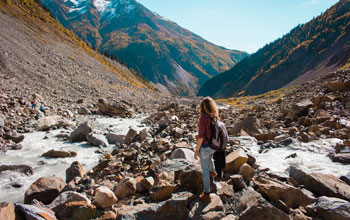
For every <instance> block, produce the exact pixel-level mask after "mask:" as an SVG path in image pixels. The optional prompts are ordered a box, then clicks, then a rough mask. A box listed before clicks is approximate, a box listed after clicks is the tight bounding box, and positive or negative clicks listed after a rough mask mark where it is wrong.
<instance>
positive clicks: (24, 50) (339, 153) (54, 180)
mask: <svg viewBox="0 0 350 220" xmlns="http://www.w3.org/2000/svg"><path fill="white" fill-rule="evenodd" d="M52 2H54V1H52ZM52 2H51V3H52ZM131 2H133V1H131ZM348 2H349V1H340V3H342V4H343V3H344V4H347V3H348ZM73 3H74V2H71V1H66V2H65V4H67V5H68V6H70V7H71V8H72V7H73V6H76V5H77V4H82V3H78V2H77V3H76V4H74V5H73ZM97 3H99V1H97V2H95V7H96V8H93V9H94V10H101V9H100V7H103V4H102V3H101V2H100V3H101V4H97ZM52 4H53V3H52ZM88 7H92V6H91V5H90V4H89V5H88ZM137 7H140V6H137ZM66 9H67V8H65V10H66ZM94 10H92V11H94ZM129 10H133V8H129ZM71 12H72V13H74V11H72V10H71ZM146 12H147V11H146ZM150 13H151V12H150ZM344 16H345V17H346V16H347V15H344ZM157 18H158V19H159V17H157ZM163 20H164V19H163ZM0 22H1V25H0V42H1V44H0V85H1V86H0V189H1V191H2V193H1V195H0V219H6V220H21V219H36V220H43V219H44V220H55V219H79V220H88V219H99V220H114V219H225V220H230V219H240V220H242V219H261V220H265V219H282V220H284V219H286V220H289V219H298V220H299V219H302V220H304V219H305V220H309V219H349V218H350V213H349V210H350V172H349V168H350V69H349V68H348V66H347V64H346V62H345V61H344V60H343V59H340V60H335V61H334V62H333V63H339V64H341V65H339V66H338V67H340V68H333V67H332V68H330V69H329V71H328V72H322V71H321V72H322V74H319V76H317V77H312V79H310V80H306V78H303V80H300V82H299V83H295V84H294V83H291V84H290V85H292V86H289V85H288V86H286V87H284V88H282V89H278V90H272V91H268V92H267V93H262V94H260V92H259V94H254V96H243V95H246V94H245V93H244V94H243V93H242V94H239V95H238V97H229V98H226V99H217V100H216V102H217V104H218V107H219V111H220V120H221V121H222V122H224V124H225V125H226V128H227V131H228V145H227V147H226V149H225V168H224V173H225V175H224V177H222V178H218V177H214V179H213V180H212V184H211V193H210V198H211V201H210V202H204V201H202V200H200V199H199V198H198V196H199V194H200V193H201V191H202V179H203V177H202V170H201V167H200V163H199V161H198V160H195V159H194V148H195V144H196V141H197V140H196V136H197V133H198V132H197V131H198V119H199V111H198V109H199V104H200V102H201V100H202V98H203V97H197V96H177V95H170V94H169V93H168V92H169V91H168V92H167V91H163V90H162V89H160V88H159V87H157V86H155V84H154V83H152V81H151V82H148V81H147V80H148V79H147V77H145V78H146V79H144V78H142V77H141V76H140V75H138V74H137V73H135V71H133V70H131V69H129V68H128V67H130V66H129V64H128V66H126V65H124V64H121V63H119V62H117V61H116V59H111V58H108V57H106V56H103V55H101V54H100V53H99V52H98V51H97V50H96V49H92V48H91V47H89V45H88V44H86V43H84V41H82V40H81V39H80V38H78V37H77V36H76V35H75V34H74V33H73V32H71V31H69V30H68V29H66V28H64V27H63V26H62V25H61V24H60V23H58V21H57V20H54V19H53V18H52V17H50V14H49V13H48V12H47V11H45V10H44V9H43V8H42V7H41V6H40V4H38V2H36V1H32V0H20V1H14V0H0ZM164 22H165V21H164ZM180 31H183V30H182V29H181V30H180ZM187 34H189V33H187ZM87 36H88V35H87ZM121 36H122V34H121ZM343 37H344V39H345V38H346V34H344V36H343ZM185 38H186V37H185ZM340 38H341V37H340ZM340 38H339V39H340ZM82 39H83V40H85V39H84V37H82ZM96 39H98V38H96ZM96 42H98V40H96ZM101 42H102V41H101ZM343 49H344V50H346V48H345V47H344V48H342V49H341V50H342V51H343ZM161 50H164V48H162V49H161ZM214 50H216V49H214ZM226 52H227V53H231V52H228V51H226ZM143 53H144V54H145V55H147V54H148V53H149V52H147V51H143ZM258 53H259V52H258ZM189 56H192V55H191V54H189ZM254 57H256V55H254V54H253V55H250V56H249V57H248V58H246V59H245V60H243V61H242V62H243V64H240V63H238V64H237V66H238V65H240V66H242V65H244V62H249V61H248V60H249V59H253V58H254ZM342 57H343V56H342ZM241 58H243V57H241ZM343 58H344V57H343ZM333 59H335V58H334V57H333ZM231 61H232V60H231ZM231 61H230V62H231ZM237 61H238V60H237ZM343 61H344V62H343ZM196 62H197V61H196ZM231 64H232V63H231ZM227 67H228V64H227ZM178 68H179V69H181V66H178ZM225 68H226V67H225ZM234 68H236V67H234ZM239 68H242V67H239ZM327 70H328V69H327ZM230 71H231V70H229V71H228V72H230ZM315 71H316V70H315ZM228 72H226V73H222V74H224V75H226V74H228ZM257 78H259V77H257ZM182 79H183V78H182ZM213 80H214V81H215V80H216V78H214V79H213ZM190 81H191V79H190ZM191 82H192V81H191ZM194 82H196V81H194ZM203 82H204V81H203ZM209 82H210V81H209ZM266 82H268V81H266ZM264 85H265V86H267V83H264ZM155 87H156V88H155ZM271 88H275V87H274V86H271ZM187 89H188V88H187ZM276 89H277V88H276ZM193 91H194V90H193ZM235 91H236V90H235ZM237 91H239V90H238V89H237ZM247 91H248V90H247ZM261 91H263V90H261ZM232 92H234V91H232ZM219 93H220V92H219ZM219 93H218V94H219ZM176 94H177V93H176ZM184 94H185V93H184ZM186 94H187V95H188V94H193V93H186ZM248 94H249V92H248ZM33 95H35V97H36V99H35V104H36V105H37V106H36V107H33V105H32V102H33V101H32V100H33ZM218 97H219V96H218ZM225 97H226V96H225ZM40 106H42V107H43V108H44V109H42V110H40V108H39V107H40Z"/></svg>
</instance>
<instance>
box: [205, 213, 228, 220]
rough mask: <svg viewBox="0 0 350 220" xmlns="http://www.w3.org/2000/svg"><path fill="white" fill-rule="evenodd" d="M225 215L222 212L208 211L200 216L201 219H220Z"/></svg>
mask: <svg viewBox="0 0 350 220" xmlns="http://www.w3.org/2000/svg"><path fill="white" fill-rule="evenodd" d="M223 217H225V213H223V212H208V213H206V214H204V215H203V216H202V219H203V220H221V219H222V218H223Z"/></svg>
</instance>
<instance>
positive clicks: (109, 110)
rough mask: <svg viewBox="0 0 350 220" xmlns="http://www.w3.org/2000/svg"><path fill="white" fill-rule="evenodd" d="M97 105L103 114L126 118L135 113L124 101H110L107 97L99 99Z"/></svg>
mask: <svg viewBox="0 0 350 220" xmlns="http://www.w3.org/2000/svg"><path fill="white" fill-rule="evenodd" d="M97 107H98V109H99V110H100V111H101V112H102V113H103V114H105V115H108V116H119V117H122V118H126V117H131V116H132V115H133V110H132V108H130V107H129V106H128V105H126V104H124V103H122V102H114V103H108V102H107V100H105V99H99V100H98V104H97Z"/></svg>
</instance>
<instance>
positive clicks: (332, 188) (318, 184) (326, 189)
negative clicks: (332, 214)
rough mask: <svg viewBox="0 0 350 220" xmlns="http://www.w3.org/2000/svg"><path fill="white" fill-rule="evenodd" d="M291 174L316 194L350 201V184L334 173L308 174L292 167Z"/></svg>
mask: <svg viewBox="0 0 350 220" xmlns="http://www.w3.org/2000/svg"><path fill="white" fill-rule="evenodd" d="M289 176H290V177H292V178H293V179H295V180H296V181H297V182H298V183H299V184H300V185H304V187H305V189H308V190H310V191H311V192H313V193H315V194H316V195H319V196H328V197H336V198H340V199H344V200H348V201H350V186H349V185H347V184H346V183H344V182H343V181H341V180H339V179H338V178H337V177H335V176H333V175H330V174H322V173H311V174H307V173H305V172H304V171H302V170H300V169H298V168H295V167H291V168H290V170H289Z"/></svg>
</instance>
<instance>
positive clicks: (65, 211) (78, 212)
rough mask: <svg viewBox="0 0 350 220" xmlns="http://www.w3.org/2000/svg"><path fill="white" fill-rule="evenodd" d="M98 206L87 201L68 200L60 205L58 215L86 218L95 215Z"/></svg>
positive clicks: (74, 218) (63, 217)
mask: <svg viewBox="0 0 350 220" xmlns="http://www.w3.org/2000/svg"><path fill="white" fill-rule="evenodd" d="M95 213H96V207H95V206H94V205H91V204H89V203H88V202H85V201H76V202H68V203H66V204H64V205H63V206H62V207H60V208H59V209H58V210H57V212H56V216H57V217H58V219H69V220H83V219H84V220H85V219H93V218H94V217H95Z"/></svg>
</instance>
